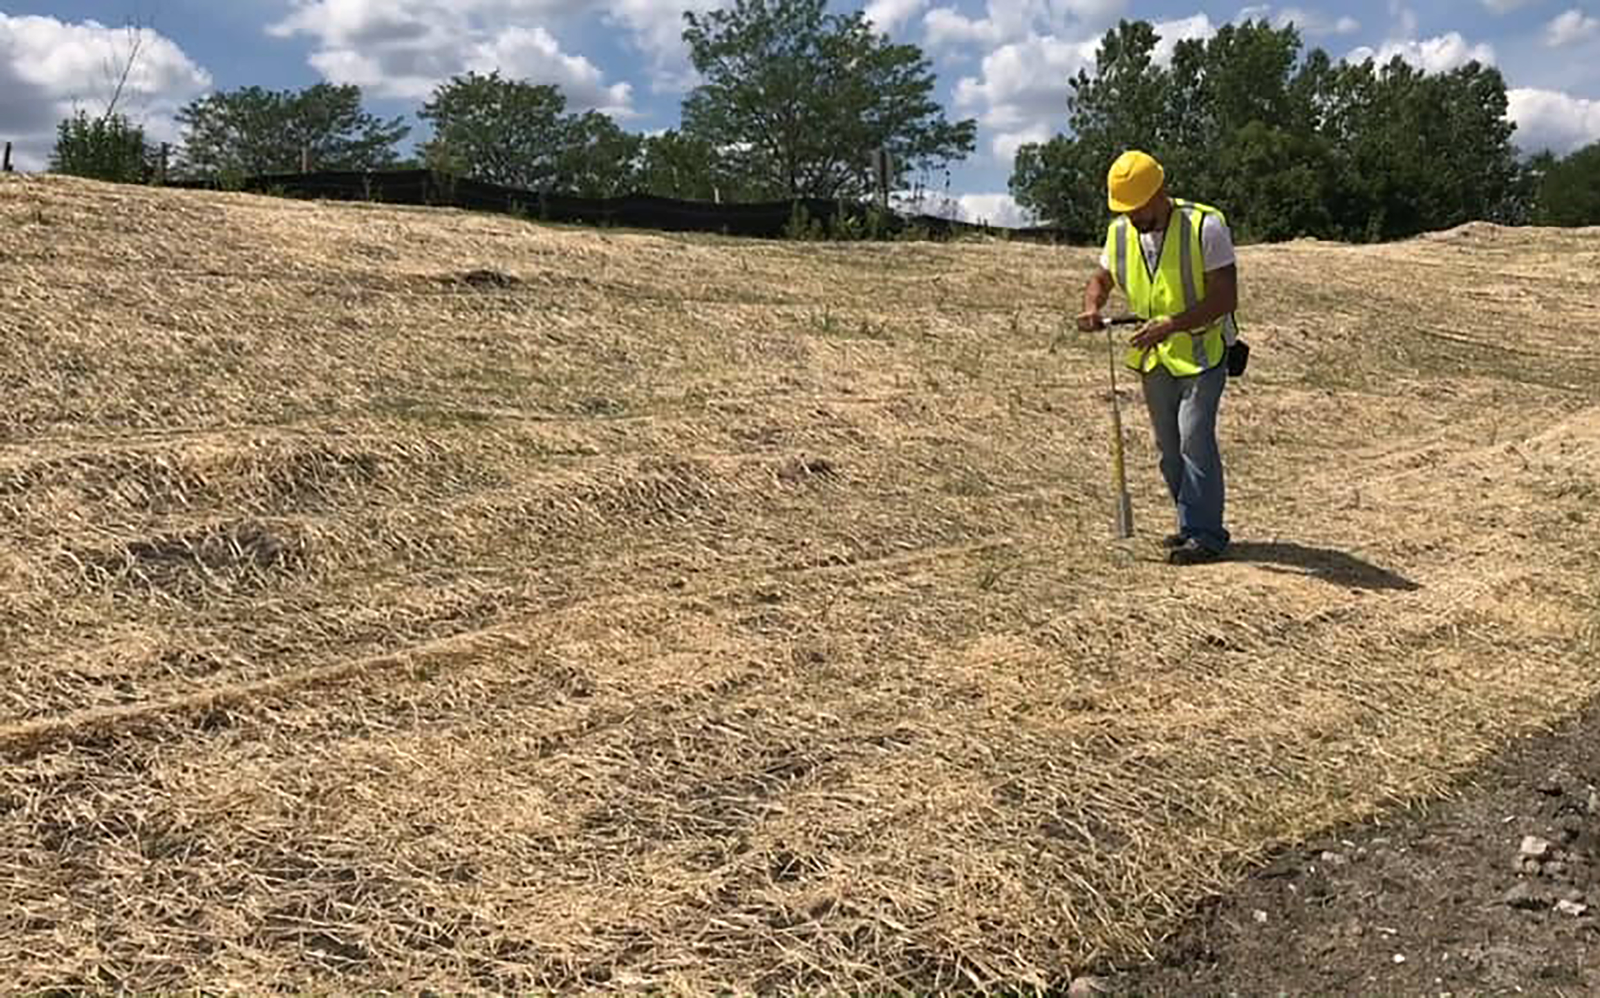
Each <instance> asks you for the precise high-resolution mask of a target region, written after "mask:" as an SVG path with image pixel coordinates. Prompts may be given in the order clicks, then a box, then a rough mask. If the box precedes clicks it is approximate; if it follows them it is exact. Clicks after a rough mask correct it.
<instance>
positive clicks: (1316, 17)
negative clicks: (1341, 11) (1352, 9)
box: [1235, 3, 1361, 38]
mask: <svg viewBox="0 0 1600 998" xmlns="http://www.w3.org/2000/svg"><path fill="white" fill-rule="evenodd" d="M1235 20H1238V21H1267V22H1270V23H1271V24H1272V26H1273V27H1275V28H1283V27H1286V26H1288V25H1290V24H1293V25H1294V26H1295V27H1296V28H1298V29H1299V30H1300V36H1301V37H1302V38H1324V37H1327V36H1328V35H1351V34H1355V33H1356V32H1357V31H1360V30H1361V22H1360V21H1358V20H1356V19H1355V18H1353V17H1351V16H1349V15H1348V14H1346V15H1343V16H1341V17H1332V16H1330V15H1328V14H1324V13H1322V12H1321V11H1318V10H1308V9H1306V8H1304V7H1285V8H1283V9H1282V10H1280V11H1278V12H1277V13H1276V14H1274V13H1273V12H1272V5H1271V4H1267V3H1261V4H1253V5H1251V6H1249V7H1245V8H1243V9H1242V10H1240V11H1239V15H1238V17H1236V18H1235Z"/></svg>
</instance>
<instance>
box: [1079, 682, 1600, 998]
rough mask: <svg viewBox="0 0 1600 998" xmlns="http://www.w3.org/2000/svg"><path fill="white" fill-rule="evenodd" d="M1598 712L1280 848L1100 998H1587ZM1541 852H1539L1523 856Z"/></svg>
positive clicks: (1596, 988) (1596, 897)
mask: <svg viewBox="0 0 1600 998" xmlns="http://www.w3.org/2000/svg"><path fill="white" fill-rule="evenodd" d="M1597 785H1600V705H1595V706H1591V707H1590V708H1589V709H1588V710H1587V711H1585V712H1584V713H1583V714H1582V715H1580V716H1579V717H1577V718H1575V719H1573V720H1571V721H1569V722H1567V723H1565V724H1563V725H1562V726H1560V727H1559V728H1557V729H1555V730H1553V731H1551V732H1549V733H1543V734H1539V735H1535V736H1531V737H1527V738H1523V739H1519V740H1517V741H1514V742H1512V743H1511V744H1510V745H1508V746H1507V747H1506V748H1505V749H1504V750H1503V751H1502V752H1501V753H1500V754H1499V755H1498V756H1496V757H1494V758H1493V759H1491V760H1490V761H1489V762H1488V763H1486V764H1485V765H1484V766H1483V767H1481V768H1480V769H1479V770H1477V771H1476V772H1474V773H1473V774H1472V776H1471V777H1470V778H1469V779H1468V780H1467V781H1465V782H1464V783H1463V784H1462V785H1461V787H1460V793H1459V794H1458V795H1457V796H1455V797H1453V798H1451V799H1448V800H1442V801H1437V802H1433V803H1430V804H1427V805H1421V806H1417V807H1414V808H1411V809H1407V810H1404V811H1401V812H1399V813H1396V814H1392V815H1388V816H1386V817H1385V818H1384V819H1382V820H1381V821H1380V822H1375V823H1366V824H1361V825H1357V826H1350V827H1345V828H1341V829H1336V830H1334V831H1332V832H1330V833H1329V834H1327V835H1326V836H1323V837H1320V838H1318V839H1315V840H1313V841H1310V842H1307V843H1304V844H1303V845H1299V846H1296V847H1294V848H1290V849H1285V850H1283V851H1281V852H1280V853H1279V854H1278V855H1276V856H1275V857H1274V858H1273V859H1272V861H1271V862H1270V863H1268V864H1267V865H1266V866H1265V867H1263V868H1262V869H1261V870H1259V871H1258V872H1256V873H1255V874H1254V875H1252V876H1251V877H1250V878H1249V879H1247V880H1246V881H1245V882H1244V883H1243V884H1241V885H1240V886H1239V887H1238V889H1237V890H1235V891H1234V892H1232V893H1231V894H1229V895H1226V896H1224V897H1220V898H1217V899H1215V900H1213V901H1211V902H1209V903H1207V904H1206V905H1204V906H1202V908H1201V909H1200V910H1199V911H1198V912H1196V913H1195V915H1194V916H1193V918H1192V919H1191V920H1190V921H1189V922H1188V923H1187V924H1186V925H1184V926H1183V927H1182V928H1180V930H1179V931H1178V932H1177V933H1176V934H1175V935H1174V936H1172V937H1171V938H1169V939H1168V940H1167V942H1166V943H1165V944H1164V946H1163V948H1162V950H1161V952H1159V953H1158V954H1157V958H1156V959H1155V960H1154V961H1153V962H1151V963H1148V964H1144V965H1141V966H1136V967H1123V968H1103V969H1102V970H1101V971H1100V973H1099V975H1098V982H1099V983H1103V985H1104V987H1105V990H1106V993H1109V994H1112V995H1150V996H1157V995H1172V996H1177V995H1183V996H1195V995H1239V996H1253V995H1272V996H1277V995H1427V996H1429V998H1439V996H1444V995H1450V996H1454V998H1461V996H1467V995H1511V994H1533V995H1552V996H1559V995H1567V996H1577V995H1596V994H1600V794H1597V791H1596V787H1597ZM1533 854H1541V855H1537V856H1536V855H1533Z"/></svg>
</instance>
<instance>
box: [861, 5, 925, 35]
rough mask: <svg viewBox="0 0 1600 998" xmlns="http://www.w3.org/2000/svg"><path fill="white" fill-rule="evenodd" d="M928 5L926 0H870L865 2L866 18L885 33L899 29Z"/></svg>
mask: <svg viewBox="0 0 1600 998" xmlns="http://www.w3.org/2000/svg"><path fill="white" fill-rule="evenodd" d="M927 6H928V0H872V2H871V3H869V4H867V7H866V15H867V20H869V21H871V22H872V26H873V27H874V28H876V29H877V30H878V31H881V32H883V33H885V34H889V33H892V32H894V31H897V30H899V28H900V26H901V25H902V24H905V23H906V22H907V21H909V20H911V18H912V17H913V16H915V15H917V14H920V13H922V11H923V10H924V9H925V8H926V7H927Z"/></svg>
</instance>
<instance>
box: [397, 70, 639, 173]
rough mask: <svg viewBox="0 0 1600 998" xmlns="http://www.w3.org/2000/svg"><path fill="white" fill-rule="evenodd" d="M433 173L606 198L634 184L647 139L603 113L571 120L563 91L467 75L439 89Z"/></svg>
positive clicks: (430, 155)
mask: <svg viewBox="0 0 1600 998" xmlns="http://www.w3.org/2000/svg"><path fill="white" fill-rule="evenodd" d="M418 117H420V118H422V119H423V120H425V121H428V122H430V123H431V124H432V125H433V138H431V139H430V140H429V141H428V142H427V143H426V144H424V146H423V158H424V160H425V161H426V162H427V163H428V165H429V166H430V167H432V168H433V169H437V170H442V171H444V172H447V173H453V174H456V175H458V176H464V177H471V178H473V179H475V180H482V181H485V182H487V183H491V184H501V185H504V186H506V187H519V188H523V189H525V190H536V191H550V192H559V193H566V194H581V195H585V196H590V197H609V196H614V195H617V194H624V193H627V192H628V191H629V190H631V189H632V188H633V187H634V186H635V185H636V183H637V179H636V173H637V168H638V160H639V154H640V147H641V144H642V142H643V140H642V139H641V138H640V137H639V136H637V135H632V134H629V133H627V132H625V131H623V130H622V129H621V128H618V127H617V124H616V122H614V121H612V120H611V118H610V117H608V116H607V115H604V114H601V113H600V112H598V111H589V112H586V113H584V114H576V115H575V114H568V113H567V99H566V96H565V95H564V94H562V92H561V90H560V88H559V87H556V86H552V85H551V84H548V83H530V82H527V81H525V80H512V79H507V78H506V77H503V76H501V75H500V73H499V71H498V70H497V71H494V72H491V73H489V74H487V75H484V74H481V73H477V72H469V73H467V74H466V75H465V76H456V77H453V78H451V79H450V80H449V81H447V82H445V83H442V84H440V85H439V86H438V87H437V88H435V90H434V92H433V96H432V97H431V98H430V99H429V100H428V102H427V103H426V104H424V105H423V107H422V110H421V112H420V113H419V114H418Z"/></svg>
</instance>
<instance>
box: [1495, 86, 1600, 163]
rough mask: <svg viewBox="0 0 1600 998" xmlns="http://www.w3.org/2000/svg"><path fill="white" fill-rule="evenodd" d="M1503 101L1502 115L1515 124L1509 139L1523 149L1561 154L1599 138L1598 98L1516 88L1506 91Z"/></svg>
mask: <svg viewBox="0 0 1600 998" xmlns="http://www.w3.org/2000/svg"><path fill="white" fill-rule="evenodd" d="M1506 104H1507V108H1506V117H1508V118H1510V119H1511V120H1512V121H1514V122H1516V123H1517V130H1516V133H1515V134H1513V135H1512V137H1511V140H1512V141H1513V142H1515V143H1516V144H1517V146H1518V147H1519V148H1520V149H1522V151H1523V152H1527V153H1535V152H1540V151H1542V150H1545V149H1549V150H1550V151H1551V152H1554V153H1555V154H1556V155H1558V156H1565V155H1566V154H1567V153H1570V152H1572V151H1573V150H1574V149H1579V148H1581V147H1583V146H1586V145H1588V144H1590V143H1591V142H1596V141H1600V100H1590V99H1588V98H1584V97H1574V96H1572V95H1571V94H1566V93H1562V92H1560V91H1557V90H1534V89H1529V88H1526V87H1519V88H1516V89H1513V90H1508V91H1507V92H1506Z"/></svg>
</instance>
